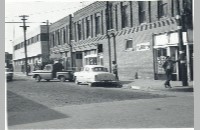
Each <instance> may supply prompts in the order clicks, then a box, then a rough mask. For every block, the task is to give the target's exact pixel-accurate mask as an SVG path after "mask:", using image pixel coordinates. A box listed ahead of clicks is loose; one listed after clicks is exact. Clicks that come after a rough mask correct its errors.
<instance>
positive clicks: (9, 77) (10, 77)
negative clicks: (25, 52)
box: [5, 68, 13, 81]
mask: <svg viewBox="0 0 200 130" xmlns="http://www.w3.org/2000/svg"><path fill="white" fill-rule="evenodd" d="M5 73H6V79H7V81H12V80H13V71H12V70H11V69H9V68H5Z"/></svg>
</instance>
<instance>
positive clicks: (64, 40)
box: [63, 28, 66, 43]
mask: <svg viewBox="0 0 200 130" xmlns="http://www.w3.org/2000/svg"><path fill="white" fill-rule="evenodd" d="M65 31H66V30H65V28H63V42H64V43H66V33H65Z"/></svg>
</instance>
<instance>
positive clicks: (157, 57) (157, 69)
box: [154, 46, 179, 80]
mask: <svg viewBox="0 0 200 130" xmlns="http://www.w3.org/2000/svg"><path fill="white" fill-rule="evenodd" d="M166 56H170V57H172V60H177V59H178V48H177V47H176V46H168V47H164V48H155V49H154V74H155V79H156V80H164V79H166V77H165V70H164V69H163V67H162V65H163V63H164V62H165V60H166ZM173 70H174V71H173V75H172V80H179V77H178V76H179V71H178V64H175V65H174V69H173Z"/></svg>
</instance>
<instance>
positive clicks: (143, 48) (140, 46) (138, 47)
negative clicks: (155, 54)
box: [136, 42, 150, 51]
mask: <svg viewBox="0 0 200 130" xmlns="http://www.w3.org/2000/svg"><path fill="white" fill-rule="evenodd" d="M146 50H150V42H146V43H139V44H137V45H136V51H146Z"/></svg>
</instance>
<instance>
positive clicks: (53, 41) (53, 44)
mask: <svg viewBox="0 0 200 130" xmlns="http://www.w3.org/2000/svg"><path fill="white" fill-rule="evenodd" d="M51 36H52V47H54V46H55V36H54V34H52V35H51Z"/></svg>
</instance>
